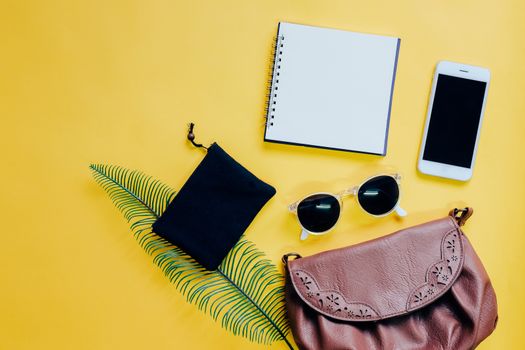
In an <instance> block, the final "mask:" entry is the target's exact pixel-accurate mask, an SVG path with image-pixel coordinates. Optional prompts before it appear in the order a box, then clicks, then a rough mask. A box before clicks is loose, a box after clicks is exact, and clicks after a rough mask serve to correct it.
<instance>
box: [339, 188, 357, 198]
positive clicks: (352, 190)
mask: <svg viewBox="0 0 525 350" xmlns="http://www.w3.org/2000/svg"><path fill="white" fill-rule="evenodd" d="M358 189H359V186H354V187H350V188H347V189H345V190H344V191H342V192H340V193H339V196H341V197H348V196H355V195H356V194H357V191H358Z"/></svg>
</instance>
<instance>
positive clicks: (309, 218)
mask: <svg viewBox="0 0 525 350" xmlns="http://www.w3.org/2000/svg"><path fill="white" fill-rule="evenodd" d="M340 212H341V206H340V205H339V201H338V200H337V198H335V197H334V196H331V195H328V194H314V195H311V196H310V197H308V198H305V199H303V200H302V201H301V203H299V205H298V206H297V216H298V217H299V221H300V222H301V225H303V227H304V228H305V229H307V230H308V231H310V232H324V231H328V230H329V229H331V228H332V227H333V226H334V225H335V223H336V222H337V220H338V219H339V213H340Z"/></svg>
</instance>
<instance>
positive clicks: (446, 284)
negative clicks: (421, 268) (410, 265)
mask: <svg viewBox="0 0 525 350" xmlns="http://www.w3.org/2000/svg"><path fill="white" fill-rule="evenodd" d="M462 266H463V241H462V239H461V237H460V234H459V232H458V230H453V231H450V232H448V233H447V234H446V235H445V236H444V237H443V240H442V241H441V260H440V261H438V262H437V263H435V264H433V265H432V266H430V268H429V269H428V270H427V274H426V279H425V282H424V283H423V284H421V285H420V286H419V287H417V288H416V289H415V290H414V291H413V292H412V293H410V296H409V298H408V301H407V308H406V310H407V311H411V310H414V309H419V308H420V307H422V306H425V305H427V304H429V303H431V302H432V301H434V300H435V299H436V298H438V297H440V296H441V295H443V294H444V293H445V292H446V291H447V290H448V289H449V288H450V286H451V285H452V283H454V281H455V280H456V278H457V276H458V275H459V272H460V271H461V268H462Z"/></svg>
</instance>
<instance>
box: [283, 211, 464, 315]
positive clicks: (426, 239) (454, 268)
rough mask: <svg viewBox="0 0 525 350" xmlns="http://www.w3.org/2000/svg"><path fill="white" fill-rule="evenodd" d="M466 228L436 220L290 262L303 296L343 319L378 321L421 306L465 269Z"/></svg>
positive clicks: (317, 307) (294, 281)
mask: <svg viewBox="0 0 525 350" xmlns="http://www.w3.org/2000/svg"><path fill="white" fill-rule="evenodd" d="M461 235H462V233H461V230H460V229H459V226H458V225H457V223H456V222H455V221H454V219H453V218H451V217H447V218H444V219H440V220H436V221H432V222H429V223H426V224H422V225H419V226H414V227H411V228H408V229H404V230H401V231H398V232H395V233H392V234H390V235H388V236H384V237H380V238H377V239H375V240H371V241H368V242H364V243H360V244H357V245H354V246H350V247H346V248H341V249H336V250H331V251H327V252H323V253H320V254H317V255H314V256H311V257H308V258H299V259H296V260H293V261H289V262H288V263H287V268H288V273H289V277H290V279H291V282H292V284H293V286H294V288H295V291H296V292H297V294H298V295H299V297H300V298H301V299H302V300H303V301H304V302H305V303H306V304H307V305H308V306H310V307H311V308H312V309H314V310H316V311H317V312H319V313H321V314H323V315H326V316H329V317H331V318H335V319H339V320H344V321H374V320H381V319H385V318H390V317H394V316H398V315H403V314H406V313H409V312H411V311H414V310H417V309H419V308H422V307H424V306H426V305H428V304H430V303H432V302H433V301H434V300H436V299H437V298H439V297H440V296H441V295H443V294H444V293H445V292H446V291H447V290H449V289H450V287H451V286H452V285H453V283H454V281H455V280H456V279H457V277H458V275H459V274H460V272H461V269H462V266H463V260H464V252H463V239H462V238H461Z"/></svg>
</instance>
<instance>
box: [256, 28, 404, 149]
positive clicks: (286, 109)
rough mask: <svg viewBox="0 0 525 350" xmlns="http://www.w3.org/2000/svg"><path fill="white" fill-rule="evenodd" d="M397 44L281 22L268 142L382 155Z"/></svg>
mask: <svg viewBox="0 0 525 350" xmlns="http://www.w3.org/2000/svg"><path fill="white" fill-rule="evenodd" d="M399 41H400V40H399V39H398V38H394V37H386V36H380V35H372V34H360V33H353V32H348V31H342V30H335V29H325V28H318V27H310V26H304V25H297V24H291V23H280V24H279V33H278V39H277V49H276V55H275V63H274V65H275V66H274V73H273V78H272V88H271V91H270V100H269V108H268V116H267V117H268V122H267V126H266V131H265V140H266V141H274V142H283V143H292V144H299V145H306V146H314V147H323V148H333V149H340V150H348V151H356V152H365V153H373V154H379V155H385V154H386V144H387V138H388V125H389V119H390V106H391V98H392V90H393V87H394V78H395V70H396V64H397V54H398V49H399ZM279 59H280V60H279ZM272 117H273V118H272Z"/></svg>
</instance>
